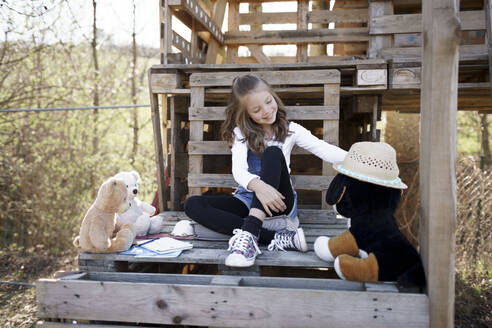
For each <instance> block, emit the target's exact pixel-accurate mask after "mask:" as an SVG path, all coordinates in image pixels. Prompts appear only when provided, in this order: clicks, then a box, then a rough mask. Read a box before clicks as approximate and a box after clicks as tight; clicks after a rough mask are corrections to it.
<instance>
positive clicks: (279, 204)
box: [185, 75, 346, 267]
mask: <svg viewBox="0 0 492 328" xmlns="http://www.w3.org/2000/svg"><path fill="white" fill-rule="evenodd" d="M221 132H222V137H223V139H224V140H227V141H228V142H229V144H230V145H232V147H231V152H232V174H233V176H234V180H236V182H237V183H238V184H239V187H238V188H237V189H236V191H235V193H234V195H230V196H229V195H224V196H219V195H216V196H192V197H190V198H188V199H187V200H186V202H185V213H186V214H187V215H188V216H189V217H190V218H192V219H193V220H195V221H196V222H198V223H200V224H202V225H203V226H205V227H207V228H209V229H212V230H214V231H217V232H220V233H224V234H229V235H231V234H233V236H232V238H231V239H230V240H229V249H228V250H229V251H230V252H231V253H230V254H229V255H228V256H227V258H226V260H225V264H226V265H228V266H233V267H248V266H252V265H253V264H254V262H255V258H256V256H257V255H258V254H261V252H260V249H259V248H258V242H259V243H261V244H269V246H268V250H270V251H273V250H279V249H280V250H285V249H294V250H299V251H301V252H306V251H307V244H306V238H305V237H304V232H303V230H302V228H298V226H299V220H298V219H297V195H296V193H295V191H294V190H293V188H292V184H291V181H290V176H289V173H290V168H289V163H290V154H291V151H292V148H293V147H294V145H296V144H297V145H298V146H300V147H302V148H305V149H306V150H308V151H310V152H312V153H313V154H315V155H316V156H318V157H319V158H321V159H323V160H324V161H328V162H331V163H333V162H341V161H343V159H344V157H345V154H346V151H344V150H342V149H340V148H338V147H336V146H333V145H330V144H328V143H326V142H324V141H323V140H320V139H318V138H316V137H315V136H313V135H312V134H311V133H310V132H309V131H308V130H307V129H305V128H303V127H302V126H301V125H299V124H296V123H294V122H288V121H287V119H286V111H285V107H284V105H283V103H282V101H281V100H280V98H279V97H278V96H277V94H276V93H275V92H274V91H273V90H272V88H271V87H270V86H269V85H268V83H267V82H266V81H264V80H262V79H260V78H258V77H256V76H254V75H244V76H241V77H236V78H235V79H234V81H233V82H232V92H231V99H230V102H229V105H228V106H227V109H226V119H225V121H224V123H223V124H222V128H221ZM273 213H275V214H276V215H284V216H285V215H287V218H285V217H284V218H278V219H277V220H276V221H275V220H270V219H267V220H266V221H265V218H266V217H267V215H268V216H269V217H272V216H273ZM264 221H265V224H263V222H264ZM269 221H272V222H273V221H275V222H274V223H273V224H271V223H270V222H269ZM282 222H283V224H281V223H282ZM279 223H280V226H279Z"/></svg>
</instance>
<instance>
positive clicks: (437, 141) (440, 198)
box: [419, 0, 460, 327]
mask: <svg viewBox="0 0 492 328" xmlns="http://www.w3.org/2000/svg"><path fill="white" fill-rule="evenodd" d="M458 8H459V3H457V2H456V1H454V0H442V1H438V2H436V1H430V0H423V2H422V9H423V10H422V17H423V24H422V25H423V33H425V42H424V45H423V47H424V49H423V60H422V91H421V114H420V127H421V128H420V131H421V136H420V140H421V142H420V201H421V213H420V214H421V217H420V220H421V222H420V234H419V235H420V249H421V250H422V258H423V263H424V267H425V271H426V275H427V291H428V295H429V306H430V308H429V313H430V327H454V296H455V287H454V286H455V281H454V279H455V278H454V277H455V231H456V176H455V163H456V115H457V114H456V112H457V98H458V97H457V95H458V94H457V92H458V90H457V88H458V58H459V57H458V46H459V33H457V32H456V31H459V30H460V20H459V18H458V10H459V9H458Z"/></svg>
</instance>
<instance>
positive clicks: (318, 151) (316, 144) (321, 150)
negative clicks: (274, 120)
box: [289, 122, 347, 163]
mask: <svg viewBox="0 0 492 328" xmlns="http://www.w3.org/2000/svg"><path fill="white" fill-rule="evenodd" d="M289 129H290V130H291V131H293V132H294V135H293V137H294V138H295V143H296V144H297V145H298V146H300V147H302V148H304V149H306V150H307V151H309V152H311V153H313V154H314V155H316V156H318V157H319V158H321V159H322V160H323V161H325V162H330V163H336V162H343V159H344V158H345V155H346V154H347V152H346V151H345V150H343V149H342V148H339V147H337V146H334V145H331V144H329V143H327V142H326V141H324V140H321V139H318V138H317V137H316V136H313V135H312V134H311V132H310V131H309V130H308V129H306V128H305V127H303V126H302V125H299V124H297V123H294V122H291V123H290V126H289Z"/></svg>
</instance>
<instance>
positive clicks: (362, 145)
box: [314, 142, 425, 287]
mask: <svg viewBox="0 0 492 328" xmlns="http://www.w3.org/2000/svg"><path fill="white" fill-rule="evenodd" d="M333 167H334V168H335V170H337V171H338V172H339V174H337V176H335V178H334V179H333V181H332V182H331V184H330V186H329V188H328V191H327V194H326V202H327V203H328V204H330V205H334V207H335V209H336V211H337V212H338V213H340V214H341V215H343V216H345V217H347V218H350V229H349V230H347V231H345V232H344V233H342V234H341V235H339V236H336V237H333V238H328V237H325V236H322V237H318V238H317V239H316V242H315V244H314V249H315V252H316V255H318V256H319V257H320V258H321V259H322V260H325V261H335V270H336V272H337V274H338V276H339V277H340V278H342V279H347V280H352V281H361V282H378V281H379V282H382V281H398V282H399V284H400V285H402V286H404V287H424V286H425V274H424V269H423V266H422V261H421V258H420V255H419V253H418V252H417V250H416V249H415V248H414V247H413V246H412V244H410V242H409V241H408V240H407V238H405V236H404V235H403V234H402V233H401V232H400V230H399V229H398V226H397V224H396V220H395V218H394V213H395V211H396V209H397V207H398V204H399V202H400V199H401V189H405V188H406V187H407V186H406V185H405V184H404V183H403V182H401V180H400V179H399V178H398V174H399V170H398V166H397V164H396V152H395V150H394V149H393V148H392V147H391V146H390V145H388V144H386V143H381V142H359V143H355V144H354V145H352V147H351V148H350V150H349V152H348V153H347V155H346V157H345V160H344V161H343V163H335V164H334V165H333Z"/></svg>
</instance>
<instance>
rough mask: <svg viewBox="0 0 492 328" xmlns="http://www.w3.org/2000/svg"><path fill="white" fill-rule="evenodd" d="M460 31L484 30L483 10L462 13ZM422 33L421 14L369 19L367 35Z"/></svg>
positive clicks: (460, 14)
mask: <svg viewBox="0 0 492 328" xmlns="http://www.w3.org/2000/svg"><path fill="white" fill-rule="evenodd" d="M459 16H460V19H461V21H462V24H461V30H462V31H469V30H484V29H485V28H486V27H485V13H484V11H483V10H473V11H462V12H460V13H459ZM421 31H422V15H421V14H405V15H384V16H380V17H374V18H372V19H371V24H370V30H369V34H371V35H377V34H396V33H418V32H421Z"/></svg>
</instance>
